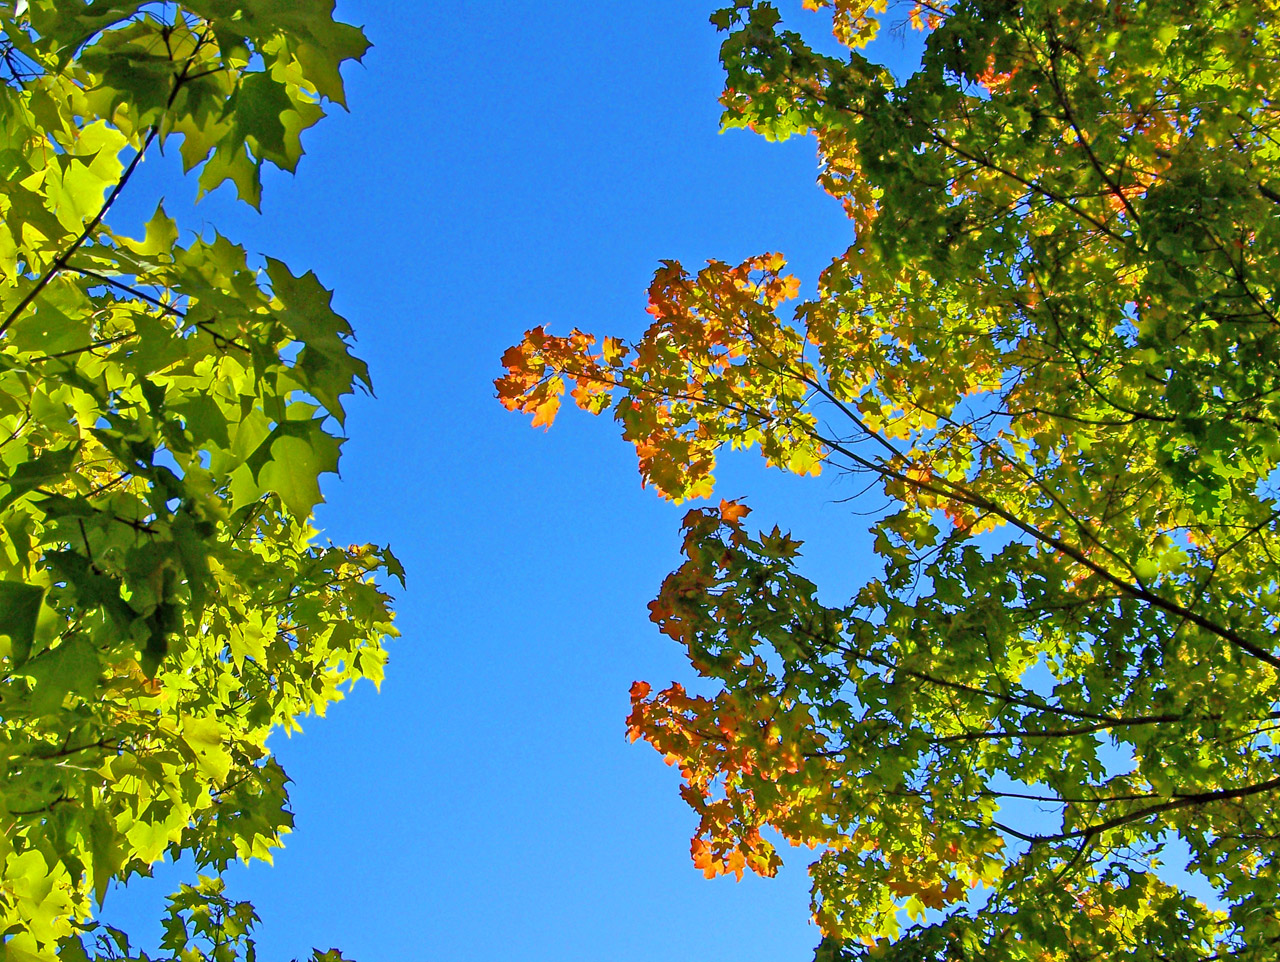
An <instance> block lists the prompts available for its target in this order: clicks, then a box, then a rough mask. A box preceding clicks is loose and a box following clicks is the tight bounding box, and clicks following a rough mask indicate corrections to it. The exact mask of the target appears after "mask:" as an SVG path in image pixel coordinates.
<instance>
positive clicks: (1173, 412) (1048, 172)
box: [499, 0, 1280, 962]
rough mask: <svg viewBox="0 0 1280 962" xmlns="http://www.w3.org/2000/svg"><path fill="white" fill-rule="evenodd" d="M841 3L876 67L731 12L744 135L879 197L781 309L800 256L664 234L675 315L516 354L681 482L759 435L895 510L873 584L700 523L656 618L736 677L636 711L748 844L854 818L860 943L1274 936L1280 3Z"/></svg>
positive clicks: (1278, 783) (711, 866) (849, 27)
mask: <svg viewBox="0 0 1280 962" xmlns="http://www.w3.org/2000/svg"><path fill="white" fill-rule="evenodd" d="M808 5H809V6H811V7H814V8H830V9H831V10H832V13H833V16H834V27H835V34H836V36H837V38H838V39H841V40H842V41H844V42H845V43H846V45H847V47H848V52H847V55H846V56H843V57H831V56H826V55H824V54H821V53H819V52H816V51H815V50H814V49H812V48H811V47H810V46H809V45H808V44H807V43H806V41H805V40H804V38H803V37H802V36H801V35H800V34H798V33H796V32H793V31H790V30H787V29H784V27H783V25H782V23H781V18H780V16H779V14H778V13H777V11H776V10H775V9H774V8H773V7H772V6H771V5H769V4H768V3H764V2H751V0H743V2H740V3H738V4H737V5H736V6H734V7H733V8H730V9H726V10H722V11H720V12H719V13H718V14H716V16H715V17H714V18H713V19H714V20H715V22H716V23H717V24H718V25H719V26H720V27H721V28H722V29H723V30H726V31H728V39H727V40H726V42H725V44H724V47H723V50H722V56H723V59H724V63H725V67H726V69H727V72H728V80H727V87H726V91H725V94H724V97H723V103H724V105H725V108H726V112H725V123H726V125H728V126H744V127H749V128H751V129H753V130H756V131H759V132H760V133H762V134H764V135H765V136H767V137H769V138H772V139H781V138H785V137H787V136H789V135H792V134H812V135H813V136H814V137H815V138H816V140H817V143H818V147H819V151H820V156H821V160H822V162H823V170H822V174H821V178H820V180H821V183H822V184H823V186H824V187H825V188H826V189H827V190H828V191H829V192H831V193H832V194H833V195H835V196H836V197H838V198H839V199H840V200H841V201H842V202H843V204H844V206H845V209H846V210H847V212H848V214H849V216H850V218H851V220H852V222H853V228H854V235H853V245H852V246H851V247H850V248H849V249H848V250H847V251H845V252H844V253H842V254H840V255H839V256H838V257H836V258H835V260H834V261H833V262H832V264H831V266H830V267H829V268H828V269H827V270H826V271H825V272H824V273H823V275H822V277H821V279H820V284H819V289H818V294H817V297H816V298H815V299H814V300H812V301H810V302H807V303H803V304H801V305H800V306H799V307H798V308H797V309H796V310H795V312H794V314H793V315H791V316H785V315H784V314H783V313H782V311H781V309H780V306H781V304H782V302H783V301H784V300H785V299H786V298H788V297H790V296H792V295H793V294H794V293H795V289H796V287H795V284H794V282H792V281H791V280H790V279H788V278H786V277H785V276H784V275H783V274H782V273H781V271H782V260H781V258H780V257H776V256H766V257H762V258H756V259H753V260H752V261H749V262H748V263H746V264H744V265H741V266H739V267H729V266H727V265H724V264H719V263H715V262H713V263H711V264H710V265H709V266H708V267H707V268H706V269H704V270H703V271H701V272H699V273H698V274H697V275H696V276H692V275H690V274H688V273H686V272H685V271H684V270H683V269H681V268H680V267H679V265H675V264H668V265H667V266H665V267H664V268H663V269H662V270H661V271H659V273H658V275H657V278H656V279H655V282H654V286H653V288H652V289H651V292H650V311H651V312H652V313H653V314H654V317H655V320H654V322H653V324H652V325H651V326H650V328H649V330H648V331H646V332H645V334H644V335H643V337H642V338H641V339H640V340H639V341H638V342H637V343H636V344H634V345H624V344H622V343H621V342H620V341H617V340H615V339H612V338H605V339H604V340H603V341H602V342H600V346H599V348H596V347H595V343H596V342H595V339H594V338H592V337H591V336H589V335H586V334H582V333H581V332H574V333H573V334H572V335H570V336H569V337H553V336H551V335H550V334H548V333H546V332H545V331H543V330H542V329H535V330H534V331H531V332H530V333H529V334H528V335H526V338H525V340H524V342H523V343H522V344H520V345H519V346H517V347H515V348H512V349H511V350H510V351H509V352H508V353H507V355H506V356H505V358H504V363H505V364H506V366H507V375H506V376H505V377H504V378H503V379H502V380H500V381H499V393H500V396H501V397H502V398H503V400H504V401H505V403H506V404H507V405H508V406H509V407H512V408H519V409H523V410H527V411H532V412H534V413H535V414H536V416H537V419H538V422H540V423H549V422H550V419H551V417H552V415H554V413H555V407H556V404H557V403H558V398H559V394H560V393H562V392H563V391H564V390H565V389H566V388H567V387H569V386H570V385H571V386H572V393H573V397H574V398H575V400H576V401H577V402H578V404H579V405H580V406H581V407H584V408H586V409H588V410H591V411H593V412H596V413H600V412H603V411H605V410H612V411H613V413H614V415H615V417H616V418H618V419H619V420H620V421H621V422H622V423H623V425H624V430H625V432H626V436H627V438H628V439H629V440H632V441H633V442H634V443H635V444H636V446H637V451H638V453H639V455H640V460H641V469H642V472H643V474H644V477H645V478H646V480H648V481H650V482H652V483H654V484H655V485H656V486H657V487H658V488H659V489H660V490H661V491H662V492H663V493H664V494H665V495H667V496H669V497H672V498H676V499H679V498H684V497H691V496H697V495H703V494H706V493H708V492H709V491H710V490H711V488H712V479H711V469H712V467H713V464H714V459H715V455H716V452H717V451H718V450H719V449H720V448H721V447H723V446H725V445H729V446H733V447H749V446H752V445H758V446H759V448H760V449H761V451H762V452H763V454H764V455H765V456H766V457H767V458H768V460H769V461H770V462H772V463H774V464H777V465H780V466H783V467H786V468H789V469H791V470H793V471H797V472H799V473H816V470H817V469H818V467H820V466H821V465H830V466H834V467H837V468H839V469H841V470H846V471H852V472H863V473H865V474H868V475H870V476H872V477H878V478H879V480H880V482H881V486H882V489H883V491H884V493H885V495H886V496H887V497H888V499H889V503H890V505H891V507H890V509H889V511H888V513H887V515H886V517H885V518H884V519H883V520H881V521H880V522H878V523H877V524H876V525H875V526H874V528H873V534H874V539H875V541H874V546H875V550H876V552H877V553H878V554H879V555H880V556H881V558H882V560H883V563H884V568H883V572H882V573H881V574H880V575H879V576H878V577H876V578H874V579H873V580H871V581H869V582H868V583H867V584H866V585H865V587H864V588H863V589H862V590H861V591H860V592H859V593H858V595H857V597H856V598H855V599H854V600H853V602H852V603H851V604H850V605H848V606H836V607H830V606H828V605H824V604H822V603H820V602H819V601H818V600H817V598H816V595H815V590H814V586H813V585H812V584H811V583H809V582H808V581H806V580H805V579H804V578H802V577H801V576H800V575H799V574H798V573H797V572H796V569H795V560H794V559H795V556H796V554H797V548H798V544H797V542H795V541H792V540H790V539H789V538H788V537H786V536H784V535H783V534H782V533H781V532H780V531H778V530H777V529H776V528H775V529H774V531H773V533H772V534H763V533H762V534H759V535H753V534H751V533H750V532H749V531H748V529H747V528H746V527H745V525H744V522H743V517H744V514H745V508H744V506H742V505H738V504H735V503H731V502H722V504H721V506H720V509H719V511H718V512H717V511H715V510H711V511H704V510H695V511H692V512H690V514H689V516H688V518H687V519H686V538H685V544H684V552H685V555H686V558H687V560H686V561H685V563H684V564H683V565H682V567H681V568H680V569H679V570H678V571H677V572H675V573H674V574H673V575H672V576H671V577H670V578H669V579H668V580H667V582H666V583H665V585H664V587H663V590H662V594H661V596H660V597H659V599H658V600H657V601H656V602H655V603H654V605H653V606H652V611H653V618H654V620H655V621H656V622H657V623H658V624H659V625H661V627H662V629H663V631H664V632H666V633H667V634H668V635H669V636H671V637H672V638H673V639H676V640H677V641H679V642H680V643H681V644H683V645H684V646H686V647H687V648H688V652H689V656H690V659H691V662H692V664H693V665H694V667H695V668H696V669H697V671H698V672H699V673H700V674H701V675H703V676H704V677H705V678H706V679H709V681H708V683H707V691H708V692H709V694H706V695H698V696H694V695H691V694H690V693H688V692H687V691H686V690H685V689H684V688H682V687H681V686H679V685H675V686H672V687H670V688H668V689H666V690H665V691H662V692H657V693H654V692H652V690H651V689H650V687H649V686H648V685H647V684H644V683H637V685H636V686H635V688H634V689H633V703H634V712H633V714H632V716H631V719H630V725H631V732H632V735H633V737H643V738H645V739H646V740H648V741H649V742H651V743H652V744H653V745H654V746H655V747H657V748H658V749H659V750H660V751H662V752H663V753H665V754H666V755H667V757H668V759H669V760H670V761H672V762H674V763H676V764H678V765H679V766H680V768H681V770H682V772H683V775H684V778H685V782H686V784H685V786H684V788H683V789H682V794H683V795H684V797H685V798H686V799H687V800H688V802H689V803H690V805H691V806H692V807H693V808H694V809H695V811H696V812H697V813H698V814H699V816H700V823H699V827H698V831H697V836H696V837H695V839H694V843H693V854H694V859H695V862H696V863H697V864H698V866H699V867H701V868H702V869H703V870H704V871H705V872H706V873H707V874H708V875H709V876H711V875H716V874H721V873H725V872H732V873H737V874H740V873H741V872H742V871H743V870H744V869H746V868H751V869H753V870H755V871H758V872H761V873H764V874H771V873H772V872H773V871H775V870H776V866H777V864H778V860H779V859H778V855H777V853H776V852H774V850H773V848H772V846H771V845H770V844H769V842H768V841H767V839H765V838H764V837H763V836H762V835H761V830H762V829H764V828H767V827H771V828H773V829H775V830H777V831H778V832H780V833H781V835H782V836H783V837H785V838H786V839H788V840H789V841H791V842H793V843H800V844H809V845H813V846H816V847H818V848H820V849H821V855H820V857H819V858H818V859H817V861H816V862H815V863H814V865H813V868H812V877H813V893H814V912H815V917H816V919H817V921H818V923H819V925H820V926H821V928H822V930H823V932H824V935H825V936H826V938H825V940H824V942H823V945H822V947H821V948H820V950H819V956H820V957H821V958H826V959H834V958H861V957H864V956H868V957H874V958H881V959H898V960H904V962H905V960H917V959H928V960H936V962H942V960H961V959H967V960H971V959H977V958H982V959H989V960H998V962H1003V960H1007V962H1024V960H1025V962H1033V960H1034V962H1068V960H1076V959H1108V958H1117V957H1131V958H1139V959H1162V960H1192V959H1211V958H1225V957H1231V958H1235V959H1241V960H1269V959H1273V958H1275V957H1276V956H1277V953H1278V952H1280V909H1278V906H1280V871H1278V869H1280V806H1278V803H1280V752H1278V751H1277V747H1276V742H1275V741H1274V732H1275V730H1276V728H1277V725H1278V721H1277V719H1280V711H1278V709H1280V678H1278V676H1277V669H1278V668H1280V646H1277V644H1276V640H1275V639H1276V633H1277V628H1280V578H1278V574H1280V529H1278V528H1277V522H1278V521H1280V501H1278V498H1277V496H1278V494H1280V492H1278V491H1277V481H1276V479H1277V477H1280V474H1277V467H1278V466H1280V313H1278V312H1280V297H1278V296H1277V294H1278V292H1277V279H1280V179H1277V171H1276V161H1277V155H1278V151H1280V147H1278V145H1280V114H1278V113H1277V112H1276V106H1275V104H1276V98H1277V95H1278V94H1280V36H1278V35H1277V31H1278V30H1280V8H1277V6H1276V4H1275V3H1273V2H1270V0H1242V2H1235V3H1228V4H1217V3H1206V2H1203V0H1143V2H1134V0H1105V2H1104V0H1065V2H1064V0H1022V2H1017V0H959V2H956V3H953V4H949V5H947V6H945V7H944V6H936V7H932V6H929V5H927V4H926V5H920V6H917V7H915V8H914V9H913V10H911V11H910V12H909V13H908V11H906V9H905V8H904V9H903V10H902V14H903V15H906V16H909V18H910V19H911V20H912V21H913V22H914V23H915V25H916V26H918V27H919V28H920V29H923V30H926V31H927V32H928V37H927V46H926V51H925V54H924V57H923V62H922V63H921V65H920V67H919V69H918V70H917V71H916V72H915V73H914V75H912V76H911V77H910V78H909V79H907V80H906V81H905V82H903V83H897V82H895V80H894V79H893V77H892V76H891V75H890V74H889V73H888V72H887V71H886V70H885V69H883V68H882V67H880V66H878V65H876V64H875V63H872V62H871V61H869V60H868V59H867V58H866V57H865V56H864V54H863V53H862V52H861V50H860V48H861V46H862V45H863V44H864V43H865V42H866V41H867V40H868V39H869V38H870V37H871V36H872V35H873V34H874V32H875V26H876V25H875V16H874V14H875V11H874V10H871V9H868V7H867V5H866V4H865V3H858V2H851V0H835V2H834V3H833V2H832V0H811V2H810V3H809V4H808ZM1175 842H1176V843H1177V844H1176V845H1175V844H1173V843H1175ZM1179 848H1183V850H1185V851H1189V858H1190V869H1191V870H1192V872H1193V873H1194V874H1195V875H1198V876H1199V882H1198V885H1199V886H1200V887H1199V888H1198V889H1196V888H1194V887H1191V888H1188V887H1185V886H1184V885H1182V884H1181V883H1180V882H1179V876H1178V875H1176V874H1171V873H1169V872H1166V871H1164V870H1162V869H1161V868H1160V864H1161V861H1162V860H1169V861H1170V862H1171V865H1170V866H1169V867H1170V868H1173V869H1179V868H1181V867H1182V866H1181V864H1180V863H1181V861H1182V860H1183V858H1182V856H1179V855H1174V854H1169V853H1170V852H1177V851H1178V850H1179ZM1206 890H1212V892H1213V894H1214V898H1213V900H1212V901H1211V902H1209V903H1205V902H1203V901H1200V900H1198V899H1197V898H1196V897H1195V895H1194V894H1193V893H1194V892H1196V891H1198V892H1201V893H1203V892H1204V891H1206ZM929 910H933V911H932V914H930V913H929Z"/></svg>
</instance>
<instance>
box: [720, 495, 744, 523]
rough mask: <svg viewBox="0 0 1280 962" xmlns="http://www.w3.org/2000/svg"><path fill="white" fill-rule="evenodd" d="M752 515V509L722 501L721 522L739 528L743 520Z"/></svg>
mask: <svg viewBox="0 0 1280 962" xmlns="http://www.w3.org/2000/svg"><path fill="white" fill-rule="evenodd" d="M750 513H751V509H750V508H748V507H747V506H746V505H745V504H739V503H738V502H737V501H725V500H724V499H723V498H722V499H721V500H720V520H722V521H724V522H726V523H727V524H731V525H733V526H734V527H737V526H738V525H739V524H740V523H741V522H742V519H743V518H745V517H746V516H747V515H749V514H750Z"/></svg>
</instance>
